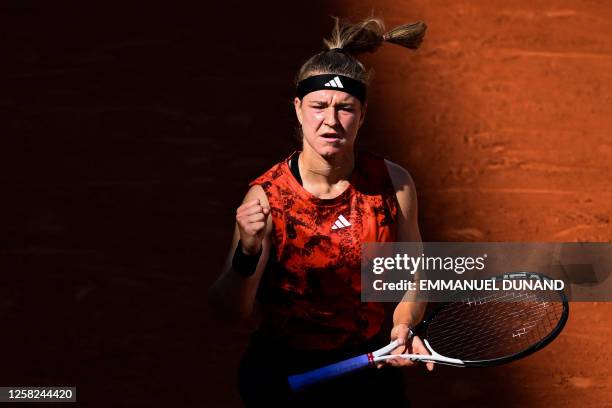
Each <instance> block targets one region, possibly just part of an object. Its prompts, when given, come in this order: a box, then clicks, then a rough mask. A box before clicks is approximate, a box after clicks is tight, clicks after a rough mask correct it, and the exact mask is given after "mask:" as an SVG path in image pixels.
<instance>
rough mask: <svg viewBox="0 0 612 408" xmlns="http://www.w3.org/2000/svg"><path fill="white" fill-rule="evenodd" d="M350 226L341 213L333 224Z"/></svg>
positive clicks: (342, 226) (335, 226)
mask: <svg viewBox="0 0 612 408" xmlns="http://www.w3.org/2000/svg"><path fill="white" fill-rule="evenodd" d="M336 78H337V77H336ZM350 226H351V223H350V222H348V220H347V219H346V218H344V215H340V216H338V219H337V220H336V222H334V225H332V229H333V230H337V229H341V228H346V227H350Z"/></svg>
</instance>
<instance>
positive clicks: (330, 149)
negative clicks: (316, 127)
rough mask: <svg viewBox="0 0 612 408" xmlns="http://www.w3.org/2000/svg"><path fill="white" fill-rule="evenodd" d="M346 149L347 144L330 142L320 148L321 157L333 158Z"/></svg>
mask: <svg viewBox="0 0 612 408" xmlns="http://www.w3.org/2000/svg"><path fill="white" fill-rule="evenodd" d="M345 149H346V145H344V144H339V143H338V144H336V143H334V144H328V145H327V146H323V147H321V148H320V149H319V154H320V155H321V157H325V158H331V157H334V156H336V155H338V154H340V153H341V152H343V151H344V150H345Z"/></svg>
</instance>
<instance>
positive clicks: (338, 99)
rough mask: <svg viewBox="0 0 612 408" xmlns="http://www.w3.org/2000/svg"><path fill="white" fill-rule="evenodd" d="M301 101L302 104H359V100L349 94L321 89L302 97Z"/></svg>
mask: <svg viewBox="0 0 612 408" xmlns="http://www.w3.org/2000/svg"><path fill="white" fill-rule="evenodd" d="M303 100H304V102H327V103H329V104H339V103H357V102H359V99H357V98H355V97H354V96H353V95H351V94H349V93H346V92H343V91H336V90H327V89H321V90H319V91H314V92H311V93H309V94H307V95H304V99H303Z"/></svg>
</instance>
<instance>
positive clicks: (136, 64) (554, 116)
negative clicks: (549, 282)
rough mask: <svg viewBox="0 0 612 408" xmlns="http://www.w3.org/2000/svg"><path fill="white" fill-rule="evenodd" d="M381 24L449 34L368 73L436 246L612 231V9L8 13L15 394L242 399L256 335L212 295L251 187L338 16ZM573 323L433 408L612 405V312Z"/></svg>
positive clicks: (380, 131)
mask: <svg viewBox="0 0 612 408" xmlns="http://www.w3.org/2000/svg"><path fill="white" fill-rule="evenodd" d="M372 10H374V11H375V12H376V14H377V15H379V16H381V17H383V18H384V19H385V20H386V22H387V23H388V25H389V26H392V25H395V24H400V23H403V22H408V21H413V20H416V19H423V20H425V21H426V22H427V23H428V25H429V27H430V28H429V31H428V34H427V39H426V41H425V43H424V45H423V47H422V49H421V50H419V51H418V52H416V53H413V52H409V51H406V50H404V49H401V48H398V47H393V46H385V47H383V48H382V49H381V50H380V51H379V52H377V53H376V54H373V55H368V56H367V57H366V58H365V61H366V62H367V63H368V64H369V65H370V66H372V67H373V68H374V69H375V70H376V77H375V81H374V84H373V87H372V89H371V98H370V110H369V116H368V119H367V121H366V126H365V128H364V129H363V130H362V132H361V135H360V138H361V144H362V147H363V148H366V149H371V150H374V151H376V152H378V153H380V154H383V155H385V156H386V157H388V158H390V159H392V160H394V161H396V162H398V163H400V164H402V165H404V166H405V167H406V168H408V169H409V170H410V171H411V173H412V174H413V176H414V178H415V181H416V184H417V190H418V193H419V204H420V222H421V229H422V234H423V237H424V239H425V240H430V241H435V240H467V241H478V240H483V241H502V240H516V241H610V240H611V239H612V229H611V226H610V216H611V209H612V204H611V200H610V198H611V196H612V193H611V191H612V188H611V187H612V178H611V176H612V168H611V164H610V163H611V159H612V136H611V134H610V130H611V129H612V115H611V114H612V108H611V106H612V105H611V102H612V97H611V96H610V94H609V90H610V88H611V85H612V69H611V68H612V30H611V29H610V27H609V21H610V20H611V18H612V7H611V6H610V5H608V4H607V3H606V2H599V1H575V0H574V1H556V2H552V1H531V2H526V1H520V2H511V3H508V2H502V1H495V2H493V1H480V0H479V1H436V2H428V1H419V0H415V1H377V2H366V1H360V2H355V1H350V2H349V1H335V2H324V1H319V0H315V1H311V2H308V3H304V4H288V3H286V2H266V3H258V2H248V3H246V2H245V3H244V4H241V3H238V2H227V1H226V2H222V3H215V4H204V2H195V1H192V2H182V3H181V4H180V5H177V4H174V3H173V2H164V1H150V2H146V3H144V4H142V5H126V4H116V5H112V4H109V3H108V2H101V1H90V2H86V3H85V2H76V1H73V2H70V1H60V2H52V3H49V2H32V1H6V2H3V3H2V5H0V13H1V24H0V30H1V31H2V36H0V38H1V40H0V41H2V47H1V49H2V61H3V63H2V64H1V65H0V123H1V124H2V125H1V126H2V129H3V130H2V137H1V138H0V155H1V156H0V158H1V159H0V166H1V170H2V171H1V172H0V177H2V189H1V191H2V204H1V208H2V213H1V216H0V228H1V231H2V234H1V235H0V268H1V270H0V322H1V324H2V328H3V330H2V338H1V340H0V344H2V346H3V349H4V350H5V353H4V356H3V370H1V372H0V383H1V384H2V385H66V384H70V385H76V386H77V387H78V398H79V400H80V401H81V402H82V405H84V406H108V404H109V403H111V402H112V405H113V406H122V405H125V406H127V405H129V406H174V405H178V404H181V405H183V406H194V407H195V406H221V405H224V406H225V405H231V404H234V405H239V400H238V397H237V395H236V393H235V391H234V385H233V381H234V380H233V378H234V375H235V374H234V373H235V369H236V366H237V363H238V360H239V357H240V354H241V353H242V350H243V347H244V345H245V344H246V340H247V335H248V332H249V330H250V327H249V326H248V325H246V326H245V325H233V326H228V325H227V324H224V323H223V322H219V321H217V320H215V318H214V316H211V315H210V314H209V313H208V311H207V310H206V305H205V298H204V295H205V291H206V288H207V287H208V286H209V285H210V284H211V283H212V281H213V280H214V279H215V278H216V276H217V275H218V273H219V271H220V268H221V264H222V262H223V258H224V255H225V252H226V251H227V249H228V244H229V239H230V235H231V229H232V223H233V213H234V209H235V207H236V206H237V205H238V203H239V202H240V200H241V197H242V195H243V194H244V192H245V189H246V183H247V182H248V181H249V180H251V179H252V178H254V177H255V176H257V175H259V174H260V173H261V172H262V171H264V170H265V169H267V168H268V167H269V166H270V165H272V164H273V163H274V162H276V161H278V160H279V159H281V158H284V157H285V156H287V155H288V154H289V152H290V151H291V150H292V149H293V148H294V147H295V143H294V142H293V141H292V138H291V134H292V131H293V127H294V125H295V122H294V120H293V117H292V111H291V106H290V101H291V97H292V86H291V81H292V78H293V75H294V72H295V70H296V69H297V67H298V66H299V65H300V64H301V62H302V61H303V60H304V59H306V58H307V57H308V56H309V55H311V54H312V53H314V52H316V51H317V50H319V49H320V47H321V39H322V38H323V37H324V36H326V35H328V33H329V31H330V28H331V20H330V19H329V18H328V16H329V15H341V16H351V17H363V16H365V15H367V14H368V13H369V12H370V11H372ZM572 307H573V308H572V314H571V317H570V321H569V323H568V326H567V328H566V330H565V331H564V334H563V335H562V336H561V337H560V338H559V339H558V340H557V341H556V342H555V343H554V344H552V345H551V346H549V347H548V348H546V349H545V350H543V351H542V352H541V353H539V354H537V355H534V356H532V357H530V358H529V359H526V360H524V361H521V362H518V363H515V364H512V365H510V366H508V367H504V368H496V369H490V370H472V371H467V370H465V371H461V370H454V369H443V368H442V369H438V370H436V371H434V373H431V374H427V373H424V372H422V370H412V371H410V373H409V376H408V381H409V383H410V387H409V392H411V393H412V394H413V399H414V400H415V404H414V405H415V406H431V405H435V406H446V405H448V403H449V402H448V401H449V398H453V400H454V401H456V402H461V403H465V404H470V405H475V406H489V405H491V404H493V403H495V404H496V405H498V406H516V405H518V404H525V405H528V406H547V405H550V404H554V405H557V406H575V405H577V404H580V405H581V406H591V407H599V406H602V405H604V404H606V402H605V401H606V399H605V397H606V396H608V395H609V394H610V392H612V379H611V372H610V368H609V367H610V354H611V349H610V346H609V344H608V343H607V342H606V340H607V339H608V338H609V337H610V335H611V334H612V333H611V331H610V330H611V329H610V327H611V326H612V315H611V313H612V307H610V305H609V304H604V303H599V304H596V303H584V304H574V305H572ZM587 341H588V342H589V343H588V344H587ZM595 353H601V354H600V355H596V354H595ZM578 355H579V356H580V357H577V356H578ZM440 389H442V390H443V392H440V391H439V390H440ZM428 390H429V391H432V390H434V391H435V392H434V393H432V394H429V393H426V392H425V391H428Z"/></svg>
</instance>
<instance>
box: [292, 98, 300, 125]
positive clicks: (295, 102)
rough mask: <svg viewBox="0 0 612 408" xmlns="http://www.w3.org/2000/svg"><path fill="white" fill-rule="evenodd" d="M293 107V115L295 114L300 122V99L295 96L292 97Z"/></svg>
mask: <svg viewBox="0 0 612 408" xmlns="http://www.w3.org/2000/svg"><path fill="white" fill-rule="evenodd" d="M293 107H294V108H295V116H297V119H298V122H300V125H301V124H302V101H301V100H300V98H298V97H297V96H296V97H295V98H294V99H293Z"/></svg>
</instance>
